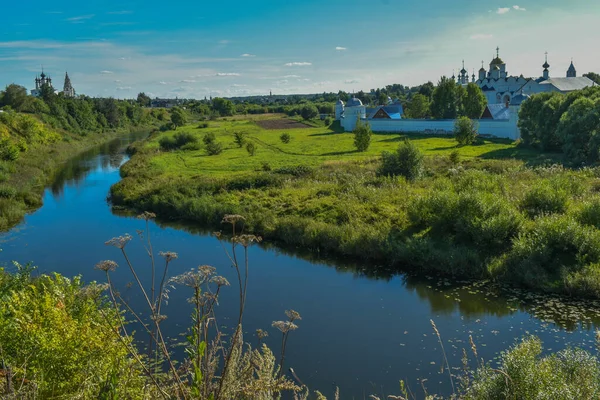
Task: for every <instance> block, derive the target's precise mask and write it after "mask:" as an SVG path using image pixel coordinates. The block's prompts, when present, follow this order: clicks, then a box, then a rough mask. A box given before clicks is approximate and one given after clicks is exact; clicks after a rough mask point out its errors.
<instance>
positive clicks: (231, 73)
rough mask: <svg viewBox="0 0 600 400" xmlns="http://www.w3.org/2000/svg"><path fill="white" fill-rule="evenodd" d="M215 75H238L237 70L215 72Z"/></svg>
mask: <svg viewBox="0 0 600 400" xmlns="http://www.w3.org/2000/svg"><path fill="white" fill-rule="evenodd" d="M217 76H240V74H238V73H237V72H217Z"/></svg>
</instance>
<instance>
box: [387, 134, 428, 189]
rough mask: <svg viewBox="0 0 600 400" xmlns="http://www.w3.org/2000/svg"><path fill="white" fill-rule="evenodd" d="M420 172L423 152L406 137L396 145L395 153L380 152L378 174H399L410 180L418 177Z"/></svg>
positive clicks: (421, 170)
mask: <svg viewBox="0 0 600 400" xmlns="http://www.w3.org/2000/svg"><path fill="white" fill-rule="evenodd" d="M422 172H423V154H422V153H421V152H420V151H419V149H418V148H417V146H415V145H414V144H413V143H411V142H410V141H409V140H408V139H405V140H404V142H403V143H402V144H401V145H400V146H398V150H397V151H396V152H395V153H388V152H383V153H382V154H381V166H380V167H379V169H378V170H377V174H378V175H382V176H394V175H399V176H403V177H405V178H406V179H408V180H410V181H413V180H415V179H417V178H419V177H420V176H421V174H422Z"/></svg>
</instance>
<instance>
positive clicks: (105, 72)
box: [100, 70, 114, 75]
mask: <svg viewBox="0 0 600 400" xmlns="http://www.w3.org/2000/svg"><path fill="white" fill-rule="evenodd" d="M100 73H101V74H104V75H108V74H114V72H112V71H107V70H104V71H100Z"/></svg>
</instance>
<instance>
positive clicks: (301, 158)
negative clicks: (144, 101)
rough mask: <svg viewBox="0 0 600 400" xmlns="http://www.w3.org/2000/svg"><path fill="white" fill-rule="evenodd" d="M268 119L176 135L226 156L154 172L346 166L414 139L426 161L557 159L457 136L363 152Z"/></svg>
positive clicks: (177, 162) (324, 134) (332, 135)
mask: <svg viewBox="0 0 600 400" xmlns="http://www.w3.org/2000/svg"><path fill="white" fill-rule="evenodd" d="M249 118H252V117H249ZM264 118H272V119H278V118H281V117H279V116H267V117H265V116H262V117H254V118H253V119H246V120H240V119H235V120H231V119H230V120H227V121H225V120H219V121H214V122H211V123H210V125H209V127H208V128H203V129H200V128H197V125H189V126H186V127H183V128H179V129H177V132H190V133H193V134H194V135H197V136H198V138H199V139H201V138H202V137H203V135H205V134H206V133H208V132H213V133H215V135H216V137H217V141H218V142H220V143H222V145H223V147H224V151H223V152H222V153H221V154H219V155H216V156H209V155H207V154H206V151H205V150H204V149H199V150H195V151H184V152H183V151H179V152H177V151H176V152H163V153H160V154H159V155H155V156H154V157H153V158H152V163H151V164H150V167H151V168H152V170H153V171H155V172H156V173H159V174H167V175H170V176H177V177H185V176H189V175H194V176H196V175H199V174H200V175H210V176H212V177H219V176H224V175H225V176H231V174H232V173H234V174H237V173H243V172H248V171H256V170H260V169H262V168H263V166H264V165H265V163H267V164H268V165H269V167H271V168H272V169H276V168H280V167H284V166H293V165H307V166H319V165H322V164H323V163H325V162H331V161H338V162H343V161H351V160H366V159H369V158H373V157H379V156H380V154H381V152H382V151H394V150H395V149H396V148H397V147H398V144H399V143H400V142H401V141H402V140H404V138H405V137H409V138H410V140H412V141H413V142H414V143H415V144H416V145H417V146H418V147H419V149H420V150H421V151H422V152H423V153H424V154H425V155H426V156H447V155H448V154H450V153H451V152H452V151H455V150H456V151H458V152H459V154H460V156H461V158H465V159H472V158H482V159H500V158H517V159H520V160H524V161H526V162H530V163H538V162H541V161H547V160H548V159H550V160H553V159H554V158H556V156H555V155H550V156H547V155H540V153H538V152H535V151H533V150H530V149H522V148H520V147H518V146H517V145H516V144H515V143H514V142H512V141H510V140H502V139H482V140H480V142H479V143H478V144H477V145H474V146H463V147H460V146H458V145H457V143H456V141H455V140H454V139H453V138H452V137H434V136H426V135H417V134H409V135H401V134H392V133H375V134H374V135H373V137H372V140H371V146H370V148H369V150H368V151H366V152H364V153H359V152H357V151H356V150H355V149H354V144H353V143H354V142H353V140H354V136H353V134H352V133H337V132H335V131H333V130H332V129H329V128H327V127H320V128H312V127H307V128H305V129H286V130H282V129H274V130H266V129H262V128H261V127H259V126H258V125H257V124H256V122H255V121H257V120H260V119H264ZM234 132H243V133H245V134H246V135H247V139H248V140H249V141H252V142H254V143H255V145H256V146H257V150H256V154H255V155H254V156H250V155H249V154H248V152H247V151H246V149H245V148H244V147H242V148H239V147H238V146H237V145H236V144H235V143H234V135H233V134H234ZM284 132H285V133H288V134H289V135H290V136H291V138H292V139H291V141H290V143H287V144H284V143H282V141H281V140H280V138H279V137H280V135H281V134H282V133H284ZM174 133H175V132H174V131H172V132H167V133H166V135H173V134H174ZM159 138H160V137H155V138H154V139H153V140H151V141H150V143H149V144H148V148H149V149H156V150H158V149H159V144H158V139H159Z"/></svg>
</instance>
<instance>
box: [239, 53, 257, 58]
mask: <svg viewBox="0 0 600 400" xmlns="http://www.w3.org/2000/svg"><path fill="white" fill-rule="evenodd" d="M240 57H256V55H255V54H248V53H244V54H242V55H241V56H240Z"/></svg>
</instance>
